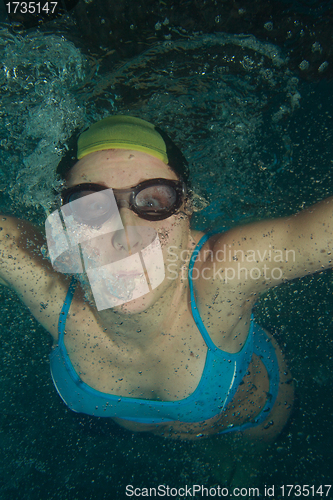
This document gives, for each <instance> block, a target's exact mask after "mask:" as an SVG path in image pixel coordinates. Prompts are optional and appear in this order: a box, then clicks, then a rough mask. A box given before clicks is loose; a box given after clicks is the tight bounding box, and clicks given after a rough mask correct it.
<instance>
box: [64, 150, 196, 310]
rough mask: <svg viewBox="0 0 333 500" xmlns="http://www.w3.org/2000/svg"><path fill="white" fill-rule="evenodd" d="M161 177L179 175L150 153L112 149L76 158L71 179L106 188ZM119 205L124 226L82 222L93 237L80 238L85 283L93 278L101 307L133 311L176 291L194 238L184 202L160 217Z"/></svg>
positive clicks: (70, 181)
mask: <svg viewBox="0 0 333 500" xmlns="http://www.w3.org/2000/svg"><path fill="white" fill-rule="evenodd" d="M157 178H162V179H169V180H178V178H177V175H176V174H175V173H174V172H173V171H172V170H171V168H170V167H169V166H168V165H166V164H165V163H163V162H162V161H161V160H158V159H157V158H155V157H153V156H150V155H148V154H146V153H141V152H138V151H128V150H107V151H98V152H96V153H91V154H90V155H88V156H86V157H84V158H83V159H81V160H80V161H79V162H78V163H76V164H75V165H74V167H73V168H72V169H71V171H70V173H69V176H68V180H67V185H68V187H73V186H76V185H78V184H83V183H93V184H99V185H102V186H105V189H108V188H113V189H126V188H130V187H133V186H136V185H137V184H139V183H141V182H144V181H147V180H150V179H157ZM118 210H119V216H120V218H119V217H118V218H119V221H121V222H120V223H121V224H122V227H123V228H122V229H118V230H114V229H115V228H114V227H113V228H112V227H111V225H112V224H111V222H110V221H106V222H103V225H102V226H101V227H98V228H89V227H87V228H86V229H84V228H83V230H85V231H86V232H87V234H88V237H87V239H86V241H84V242H83V243H81V250H82V254H83V260H84V263H85V270H86V273H85V274H84V275H83V276H82V284H83V286H84V287H85V289H86V288H87V284H88V281H87V280H88V279H89V286H90V289H91V290H92V293H93V295H94V299H95V303H96V306H97V309H99V310H102V309H107V308H110V307H113V308H114V307H116V308H117V309H118V310H120V311H122V312H123V313H125V314H133V313H136V312H141V311H144V310H146V309H147V308H148V307H150V306H152V305H153V304H154V303H156V301H157V300H158V299H160V298H161V297H162V296H163V297H164V298H167V297H168V294H169V295H170V296H171V295H172V294H173V293H174V292H175V290H176V289H177V287H178V286H179V284H180V280H181V267H182V265H183V264H184V261H183V260H181V256H182V255H184V254H185V255H186V252H183V250H187V249H188V248H189V244H190V230H189V218H188V216H187V215H186V214H185V213H184V206H183V205H182V207H181V208H180V211H179V212H178V213H176V214H174V215H171V216H170V217H168V218H166V219H163V220H160V221H149V220H145V219H143V218H140V217H139V216H138V215H137V214H136V213H135V212H133V211H132V210H130V209H129V208H127V207H120V208H118ZM110 224H111V225H110ZM170 254H172V259H171V257H170ZM175 254H178V258H177V259H176V258H175ZM163 267H164V273H163ZM161 273H162V274H161Z"/></svg>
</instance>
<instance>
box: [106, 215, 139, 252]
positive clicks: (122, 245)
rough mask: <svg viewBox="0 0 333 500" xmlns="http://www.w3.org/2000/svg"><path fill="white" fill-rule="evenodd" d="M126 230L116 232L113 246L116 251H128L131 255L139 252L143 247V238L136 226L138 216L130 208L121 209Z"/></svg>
mask: <svg viewBox="0 0 333 500" xmlns="http://www.w3.org/2000/svg"><path fill="white" fill-rule="evenodd" d="M119 213H120V217H121V220H122V223H123V226H124V229H121V230H119V231H116V232H115V233H114V235H113V237H112V245H113V247H114V248H115V249H116V250H118V251H119V250H126V251H127V252H129V253H130V254H131V253H133V252H137V251H138V250H139V249H140V248H141V246H142V236H141V234H140V231H139V227H138V226H137V225H136V224H135V222H136V220H135V219H136V216H135V214H134V213H133V212H132V210H129V209H128V208H120V209H119Z"/></svg>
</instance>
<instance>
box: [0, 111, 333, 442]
mask: <svg viewBox="0 0 333 500" xmlns="http://www.w3.org/2000/svg"><path fill="white" fill-rule="evenodd" d="M77 158H78V160H79V161H78V162H76V163H75V164H74V166H71V168H70V169H69V171H68V172H67V174H66V182H67V189H66V190H65V192H64V193H63V196H62V198H63V207H62V209H61V211H59V213H58V212H56V213H54V214H52V216H51V217H49V218H48V221H47V224H46V234H47V239H48V247H49V254H50V260H51V262H52V264H53V267H52V265H51V264H50V263H49V261H47V260H46V259H45V258H43V255H42V253H41V248H42V246H43V244H44V238H43V237H42V236H41V235H40V234H39V233H38V232H37V231H36V229H35V228H33V227H32V226H31V225H30V224H29V223H27V222H23V221H17V220H16V219H14V218H12V217H3V218H2V223H1V225H2V231H1V233H0V234H1V260H0V263H1V280H2V281H1V282H2V284H4V285H8V286H11V287H12V288H14V289H15V290H16V292H17V293H18V294H19V296H20V298H21V299H22V301H23V302H24V303H25V304H26V305H27V306H28V307H29V309H30V310H31V312H32V314H33V315H34V316H35V317H36V318H37V320H38V321H39V322H40V323H41V324H42V325H43V326H44V327H45V328H46V330H48V331H49V332H50V334H51V335H52V337H53V339H54V346H55V347H54V349H53V351H52V353H51V356H50V360H51V373H52V377H53V380H54V383H55V386H56V388H57V390H58V392H59V394H60V396H61V397H62V398H63V400H64V401H65V403H66V404H67V405H68V406H69V407H70V408H71V409H73V410H74V411H78V412H84V413H88V414H91V415H96V416H105V417H110V418H113V419H114V420H115V421H116V422H118V423H119V424H120V425H122V426H124V427H126V428H127V429H130V430H133V431H149V432H153V433H155V434H160V435H163V436H166V437H172V438H181V439H197V438H199V437H203V436H208V435H211V434H216V433H224V432H230V431H243V432H244V433H245V434H247V435H249V436H254V437H260V438H262V439H265V440H270V439H272V438H273V437H274V436H276V434H277V433H278V432H280V430H281V429H282V428H283V426H284V424H285V423H286V421H287V419H288V417H289V415H290V411H291V406H292V399H293V389H292V382H291V377H290V374H289V372H288V369H287V367H286V364H285V361H284V359H283V356H282V353H281V351H280V349H279V347H278V346H277V344H276V342H275V341H274V339H273V338H272V337H271V336H270V335H268V334H267V333H266V332H264V331H263V330H262V328H260V327H259V326H258V325H256V324H255V323H254V322H253V319H252V317H251V309H252V307H253V305H254V303H255V301H256V300H257V298H258V296H259V294H260V293H261V292H262V291H265V290H266V289H267V288H268V287H269V286H276V285H277V284H279V283H282V282H283V281H286V280H290V279H293V278H296V277H299V276H303V275H305V274H308V273H314V272H316V271H319V270H322V269H324V268H328V267H329V266H330V265H331V259H330V249H331V246H332V219H331V217H332V216H331V213H332V199H328V200H324V201H323V202H321V203H319V204H317V205H315V206H314V207H311V208H310V209H308V210H304V211H302V212H300V213H299V214H297V215H295V216H292V217H288V218H281V219H277V220H270V221H262V222H256V223H253V224H249V225H247V226H243V227H236V228H233V229H231V230H229V231H226V232H225V233H222V234H213V233H212V234H208V235H204V234H203V233H201V232H198V231H193V230H191V229H190V217H191V213H192V208H191V201H190V199H189V196H188V195H187V194H186V185H185V182H184V181H185V180H186V179H187V174H188V170H187V165H186V162H185V160H184V158H183V156H182V155H181V153H180V151H179V150H178V149H177V148H176V146H175V145H174V144H173V143H172V142H171V141H170V139H169V138H168V137H167V136H166V135H165V134H164V133H163V132H162V131H161V130H160V129H158V128H156V127H154V126H153V125H151V124H149V123H147V122H145V121H143V120H139V119H137V118H132V117H126V116H115V117H110V118H107V119H104V120H102V121H100V122H98V123H97V124H94V125H93V126H92V127H90V129H88V131H86V132H84V133H83V134H82V135H81V136H80V138H79V141H78V154H77ZM64 228H66V231H64ZM57 271H60V272H57ZM62 273H67V274H76V277H77V280H75V279H72V280H71V282H70V280H69V278H68V277H66V276H65V274H62ZM76 281H77V282H78V283H76ZM60 311H61V312H60Z"/></svg>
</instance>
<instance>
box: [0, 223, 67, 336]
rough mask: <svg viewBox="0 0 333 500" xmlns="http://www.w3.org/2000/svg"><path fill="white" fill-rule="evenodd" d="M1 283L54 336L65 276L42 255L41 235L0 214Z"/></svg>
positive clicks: (30, 226) (31, 228) (26, 224)
mask: <svg viewBox="0 0 333 500" xmlns="http://www.w3.org/2000/svg"><path fill="white" fill-rule="evenodd" d="M0 228H1V229H0V280H1V281H0V283H1V284H4V285H7V286H9V287H11V288H12V289H13V290H15V291H16V293H17V294H18V295H19V297H20V299H21V300H22V302H24V304H26V306H27V307H28V308H29V309H30V311H31V313H32V314H33V315H34V316H35V318H36V319H37V320H38V321H39V322H40V323H41V324H42V325H43V326H44V327H45V328H46V329H47V330H48V331H49V332H50V333H51V335H53V336H54V337H55V338H56V337H57V323H58V319H59V312H60V309H61V305H62V303H63V300H64V298H65V296H66V291H67V288H68V278H66V277H65V276H63V275H61V274H58V273H56V272H55V271H54V270H53V269H52V266H51V264H50V263H49V262H48V261H47V260H46V259H45V258H44V257H43V255H42V253H41V247H42V246H43V244H44V243H45V240H44V237H43V236H42V234H40V232H39V231H38V229H37V228H35V227H34V226H33V225H32V224H30V223H29V222H27V221H23V220H19V219H16V218H14V217H10V216H5V215H0Z"/></svg>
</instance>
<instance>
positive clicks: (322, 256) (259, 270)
mask: <svg viewBox="0 0 333 500" xmlns="http://www.w3.org/2000/svg"><path fill="white" fill-rule="evenodd" d="M211 251H212V256H213V258H212V266H213V268H214V271H215V274H214V276H215V279H217V280H218V281H220V282H221V280H222V281H223V282H224V283H228V284H230V285H231V286H232V287H233V286H239V284H240V283H241V284H242V285H244V286H245V287H246V288H248V287H249V288H248V290H249V289H250V290H252V291H256V292H258V291H261V290H263V289H266V288H267V287H268V286H276V285H278V284H280V283H281V282H283V281H286V280H292V279H294V278H298V277H301V276H305V275H307V274H311V273H315V272H318V271H321V270H324V269H327V268H330V267H331V266H332V251H333V197H331V198H327V199H325V200H323V201H321V202H320V203H317V204H316V205H313V206H311V207H310V208H308V209H306V210H302V211H301V212H299V213H297V214H295V215H292V216H290V217H284V218H280V219H273V220H264V221H260V222H256V223H253V224H249V225H246V226H240V227H235V228H234V229H232V230H230V231H228V232H226V233H224V234H222V235H220V236H219V237H218V238H217V239H215V241H214V242H213V243H211ZM202 266H203V264H202V263H201V267H202Z"/></svg>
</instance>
